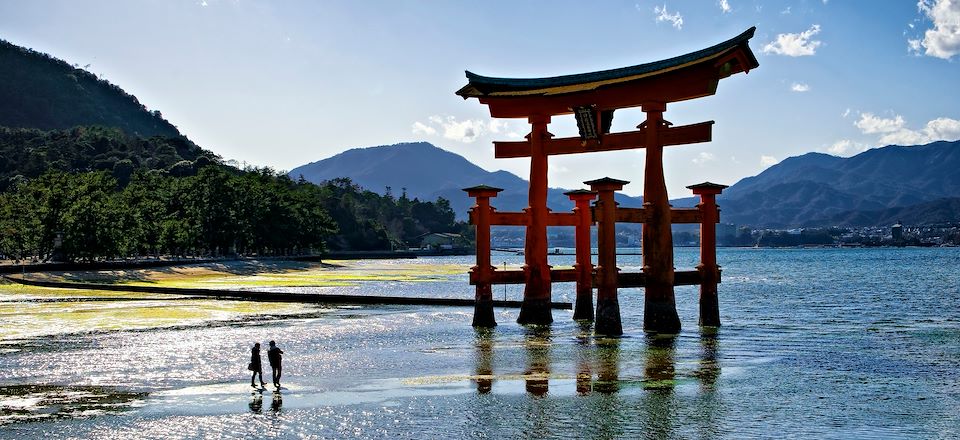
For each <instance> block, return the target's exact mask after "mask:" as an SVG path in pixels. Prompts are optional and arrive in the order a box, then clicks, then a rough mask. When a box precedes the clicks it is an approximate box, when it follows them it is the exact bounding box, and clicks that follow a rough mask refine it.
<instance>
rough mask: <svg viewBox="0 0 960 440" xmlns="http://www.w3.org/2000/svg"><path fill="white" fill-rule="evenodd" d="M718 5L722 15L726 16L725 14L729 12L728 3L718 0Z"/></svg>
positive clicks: (725, 0) (724, 0)
mask: <svg viewBox="0 0 960 440" xmlns="http://www.w3.org/2000/svg"><path fill="white" fill-rule="evenodd" d="M719 4H720V10H722V11H723V13H724V14H726V13H727V12H730V2H729V1H727V0H720V2H719Z"/></svg>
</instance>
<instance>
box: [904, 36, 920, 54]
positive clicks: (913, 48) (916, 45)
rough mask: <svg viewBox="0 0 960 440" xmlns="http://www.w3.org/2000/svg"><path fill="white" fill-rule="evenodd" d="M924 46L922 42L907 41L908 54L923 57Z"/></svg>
mask: <svg viewBox="0 0 960 440" xmlns="http://www.w3.org/2000/svg"><path fill="white" fill-rule="evenodd" d="M922 49H923V45H922V44H921V43H920V40H907V52H909V53H912V54H914V55H921V53H920V52H922Z"/></svg>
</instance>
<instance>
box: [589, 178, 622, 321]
mask: <svg viewBox="0 0 960 440" xmlns="http://www.w3.org/2000/svg"><path fill="white" fill-rule="evenodd" d="M584 183H585V184H587V185H590V189H592V190H594V191H596V192H597V194H599V198H598V200H597V205H596V213H597V214H598V217H599V219H598V221H597V318H596V319H597V324H596V326H595V327H594V331H595V332H596V333H597V334H600V335H608V336H620V335H622V334H623V326H622V325H621V323H620V302H619V301H618V300H617V285H618V280H617V276H618V273H619V272H620V269H618V268H617V231H616V221H617V202H616V201H614V198H613V193H614V191H619V190H621V189H623V185H626V184H628V183H630V182H627V181H624V180H617V179H611V178H609V177H604V178H603V179H598V180H591V181H589V182H584Z"/></svg>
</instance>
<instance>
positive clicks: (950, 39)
mask: <svg viewBox="0 0 960 440" xmlns="http://www.w3.org/2000/svg"><path fill="white" fill-rule="evenodd" d="M917 9H918V10H919V11H920V12H921V13H923V14H924V15H925V16H926V17H927V18H928V19H930V21H931V22H933V28H932V29H927V30H926V31H925V32H924V33H923V40H922V41H921V40H908V41H907V44H908V46H909V48H910V50H911V51H913V52H914V53H920V46H923V48H924V49H925V51H924V54H925V55H929V56H932V57H937V58H942V59H945V60H949V59H951V58H953V56H954V55H957V54H960V0H920V1H918V2H917Z"/></svg>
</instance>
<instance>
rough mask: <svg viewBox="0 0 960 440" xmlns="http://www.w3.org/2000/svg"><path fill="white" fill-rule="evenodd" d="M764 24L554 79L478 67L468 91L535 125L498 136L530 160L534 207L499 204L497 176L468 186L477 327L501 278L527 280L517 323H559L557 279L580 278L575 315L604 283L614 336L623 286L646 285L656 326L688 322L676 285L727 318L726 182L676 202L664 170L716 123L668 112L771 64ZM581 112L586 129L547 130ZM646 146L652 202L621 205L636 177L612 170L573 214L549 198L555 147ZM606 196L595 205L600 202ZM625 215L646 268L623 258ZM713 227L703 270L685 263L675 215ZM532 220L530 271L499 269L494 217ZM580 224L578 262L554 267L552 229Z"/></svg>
mask: <svg viewBox="0 0 960 440" xmlns="http://www.w3.org/2000/svg"><path fill="white" fill-rule="evenodd" d="M755 30H756V28H750V29H748V30H747V31H745V32H744V33H742V34H740V35H738V36H736V37H734V38H732V39H730V40H728V41H725V42H723V43H720V44H717V45H715V46H712V47H709V48H706V49H702V50H699V51H696V52H692V53H689V54H686V55H682V56H678V57H674V58H670V59H667V60H662V61H656V62H653V63H647V64H641V65H637V66H632V67H624V68H620V69H613V70H606V71H601V72H592V73H585V74H578V75H567V76H558V77H552V78H533V79H510V78H491V77H484V76H480V75H476V74H473V73H471V72H469V71H468V72H467V73H466V74H467V79H468V83H467V85H465V86H463V87H462V88H461V89H460V90H459V91H457V95H460V96H462V97H463V98H464V99H467V98H477V99H478V100H479V101H480V103H482V104H485V105H487V106H488V108H489V110H490V115H491V116H492V117H495V118H526V119H527V121H528V122H529V123H530V125H531V131H530V134H528V135H527V136H526V140H525V141H520V142H494V147H495V156H496V157H497V158H516V157H529V158H530V188H529V195H528V207H527V208H525V209H524V210H523V212H497V211H496V210H495V209H494V208H493V207H491V206H490V199H491V198H494V197H496V195H497V193H498V192H500V191H501V189H499V188H493V187H489V186H483V185H481V186H476V187H471V188H466V189H464V191H467V192H468V194H469V195H470V196H471V197H474V198H476V205H475V206H474V207H473V208H472V209H471V212H470V219H471V222H472V223H473V224H474V225H476V230H477V265H476V266H474V268H473V269H472V270H471V273H470V282H471V284H474V285H476V289H477V290H476V295H477V296H476V307H475V311H474V320H473V325H474V326H477V327H492V326H495V325H496V321H495V319H494V315H493V298H492V291H491V287H490V286H491V285H492V284H520V283H522V284H524V292H523V304H522V306H521V309H520V315H519V317H518V318H517V322H518V323H520V324H550V323H551V322H553V317H552V315H551V311H550V298H551V288H552V286H551V283H553V282H576V283H577V305H576V311H575V314H574V319H593V313H592V311H591V310H592V289H593V287H594V286H596V287H597V308H596V326H595V329H594V331H595V332H596V333H598V334H604V335H620V334H622V333H623V330H622V326H621V323H620V309H619V303H618V300H617V289H618V288H619V287H641V286H642V287H644V288H645V297H644V322H643V328H644V331H648V332H654V333H663V334H675V333H678V332H679V331H680V319H679V316H678V315H677V310H676V302H675V299H674V291H673V286H674V285H695V284H699V285H700V305H701V314H700V324H701V325H703V326H719V325H720V319H719V310H718V309H717V283H719V282H720V270H719V267H718V266H717V264H716V243H715V236H716V234H715V227H716V223H717V222H718V221H719V210H718V209H717V205H716V201H715V200H716V195H717V194H720V192H721V191H722V190H723V188H726V186H724V185H717V184H713V183H709V182H706V183H703V184H699V185H693V186H690V187H688V188H691V189H692V190H693V192H694V194H697V195H699V196H700V200H701V202H700V204H699V205H698V206H697V208H688V209H674V208H671V206H670V204H669V198H668V197H667V190H666V184H665V181H664V175H663V147H665V146H671V145H684V144H691V143H697V142H709V141H710V140H711V138H712V126H713V121H708V122H702V123H698V124H692V125H685V126H678V127H673V126H672V125H673V124H672V123H670V122H668V121H666V120H664V119H663V113H664V112H665V111H666V109H667V104H668V103H672V102H678V101H685V100H689V99H694V98H701V97H705V96H710V95H713V94H715V93H716V90H717V85H718V83H719V81H720V80H721V79H723V78H726V77H728V76H730V75H733V74H736V73H740V72H744V73H746V72H749V70H750V69H753V68H756V67H757V66H759V63H758V62H757V59H756V57H755V56H754V54H753V52H752V51H751V50H750V47H749V45H748V44H747V43H748V41H749V40H750V38H752V37H753V33H754V31H755ZM631 107H640V109H641V110H642V111H643V112H644V113H646V120H644V121H643V122H642V123H641V124H640V125H639V126H638V127H637V128H638V130H636V131H629V132H623V133H610V127H611V122H612V120H613V113H614V111H615V110H617V109H622V108H631ZM571 113H572V114H573V115H574V116H575V117H576V120H577V127H578V129H579V131H580V136H579V137H573V138H558V139H555V138H554V136H553V135H552V134H550V132H548V131H547V125H548V124H549V123H550V120H551V117H553V116H556V115H564V114H571ZM634 148H645V149H646V163H645V169H644V178H643V200H644V203H643V207H642V208H619V207H617V206H616V203H615V202H614V198H613V195H614V191H617V190H620V189H622V188H623V185H625V184H627V183H629V182H627V181H623V180H616V179H611V178H603V179H598V180H592V181H587V182H585V183H586V184H587V185H590V187H591V191H574V192H571V193H568V194H567V195H568V196H569V197H570V198H571V200H573V201H574V203H575V208H574V210H573V212H570V213H554V212H550V209H548V208H547V187H548V186H547V157H548V156H550V155H557V154H577V153H589V152H597V151H614V150H625V149H634ZM595 196H596V197H598V201H597V202H596V204H595V205H594V206H593V208H592V209H590V207H589V202H590V200H592V199H593V198H594V197H595ZM616 222H634V223H643V235H642V238H643V243H642V251H643V271H642V272H640V273H620V271H619V269H618V268H617V267H616V243H615V235H614V234H615V233H614V225H615V223H616ZM673 223H699V224H700V225H701V240H700V246H701V262H700V265H698V266H697V270H695V271H679V272H678V271H675V270H674V267H673V236H672V232H671V224H673ZM592 224H597V225H598V246H597V248H598V254H599V256H598V261H597V263H598V264H597V267H596V268H593V267H592V264H591V263H590V242H589V240H590V239H589V231H590V229H589V228H590V226H591V225H592ZM491 225H514V226H525V227H526V242H525V249H524V256H525V264H524V267H523V270H522V271H506V270H496V268H495V267H493V266H492V265H491V264H490V226H491ZM548 226H574V227H576V253H577V259H576V261H577V264H576V265H575V267H574V269H573V270H552V269H551V267H550V265H549V264H548V263H547V227H548Z"/></svg>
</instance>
